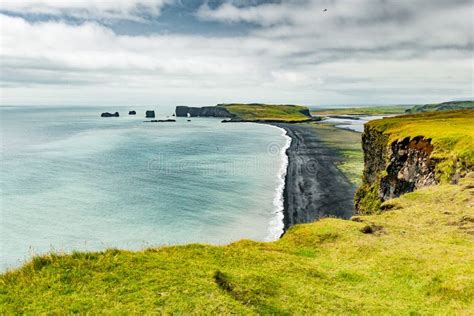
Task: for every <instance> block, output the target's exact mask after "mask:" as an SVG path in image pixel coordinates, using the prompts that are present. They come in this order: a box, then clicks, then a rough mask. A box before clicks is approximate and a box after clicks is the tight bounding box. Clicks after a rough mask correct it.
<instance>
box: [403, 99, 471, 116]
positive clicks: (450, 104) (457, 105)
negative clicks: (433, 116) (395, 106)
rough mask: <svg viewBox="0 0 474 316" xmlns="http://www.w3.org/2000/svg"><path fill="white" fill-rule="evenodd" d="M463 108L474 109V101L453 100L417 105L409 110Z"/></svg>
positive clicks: (414, 111) (423, 110) (417, 111)
mask: <svg viewBox="0 0 474 316" xmlns="http://www.w3.org/2000/svg"><path fill="white" fill-rule="evenodd" d="M462 109H474V101H451V102H443V103H435V104H424V105H415V106H414V107H413V108H411V109H410V110H409V111H408V112H409V113H420V112H434V111H452V110H462Z"/></svg>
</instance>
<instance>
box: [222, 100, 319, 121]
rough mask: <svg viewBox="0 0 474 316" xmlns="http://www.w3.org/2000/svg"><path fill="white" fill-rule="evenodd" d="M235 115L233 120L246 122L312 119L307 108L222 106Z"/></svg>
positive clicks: (289, 106)
mask: <svg viewBox="0 0 474 316" xmlns="http://www.w3.org/2000/svg"><path fill="white" fill-rule="evenodd" d="M218 107H224V108H225V109H227V111H229V112H230V113H231V114H232V115H233V120H236V121H238V120H245V121H287V122H288V121H290V122H291V121H307V120H309V119H310V118H311V115H310V113H309V109H308V108H307V107H305V106H299V105H288V104H257V103H255V104H237V103H232V104H220V105H218Z"/></svg>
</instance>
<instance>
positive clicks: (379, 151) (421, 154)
mask: <svg viewBox="0 0 474 316" xmlns="http://www.w3.org/2000/svg"><path fill="white" fill-rule="evenodd" d="M472 126H474V111H473V110H463V111H450V112H443V113H429V114H428V113H426V114H418V115H407V116H399V117H393V118H386V119H383V120H376V121H372V122H369V123H367V124H366V125H365V128H364V133H363V135H362V147H363V151H364V173H363V179H362V186H361V187H360V188H359V190H358V191H357V192H356V196H355V208H356V210H357V212H358V213H360V214H369V213H373V212H377V211H379V210H380V207H381V205H382V203H383V202H384V201H386V200H389V199H392V198H395V197H399V196H400V195H402V194H404V193H408V192H412V191H415V190H417V189H420V188H423V187H426V186H432V185H436V184H439V183H441V182H451V183H456V182H457V181H458V180H459V179H460V178H461V177H464V176H465V175H466V174H467V172H469V171H472V170H473V164H474V163H473V161H474V159H473V148H474V141H473V136H474V135H473V131H472Z"/></svg>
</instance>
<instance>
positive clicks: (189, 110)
mask: <svg viewBox="0 0 474 316" xmlns="http://www.w3.org/2000/svg"><path fill="white" fill-rule="evenodd" d="M188 114H189V116H191V117H233V115H232V114H231V113H230V112H229V111H227V109H225V108H223V107H219V106H204V107H189V106H177V107H176V116H177V117H187V116H188Z"/></svg>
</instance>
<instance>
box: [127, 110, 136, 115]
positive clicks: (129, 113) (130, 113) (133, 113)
mask: <svg viewBox="0 0 474 316" xmlns="http://www.w3.org/2000/svg"><path fill="white" fill-rule="evenodd" d="M135 114H137V112H136V111H128V115H135Z"/></svg>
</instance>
